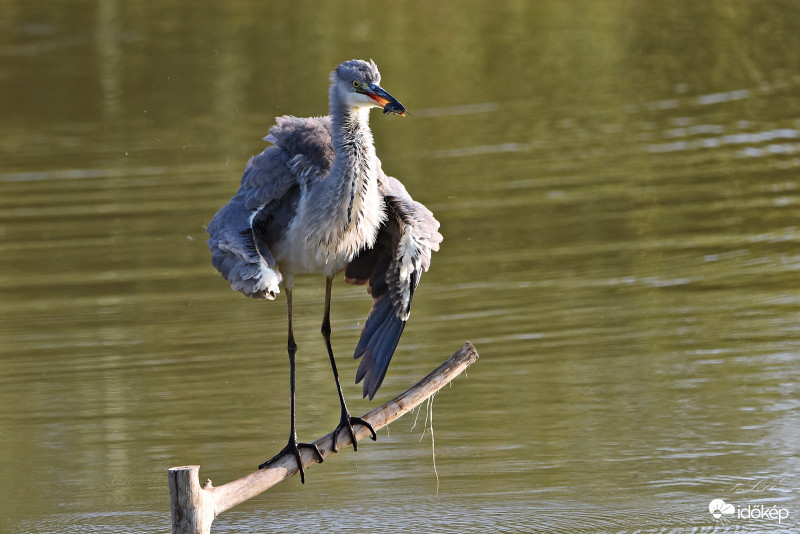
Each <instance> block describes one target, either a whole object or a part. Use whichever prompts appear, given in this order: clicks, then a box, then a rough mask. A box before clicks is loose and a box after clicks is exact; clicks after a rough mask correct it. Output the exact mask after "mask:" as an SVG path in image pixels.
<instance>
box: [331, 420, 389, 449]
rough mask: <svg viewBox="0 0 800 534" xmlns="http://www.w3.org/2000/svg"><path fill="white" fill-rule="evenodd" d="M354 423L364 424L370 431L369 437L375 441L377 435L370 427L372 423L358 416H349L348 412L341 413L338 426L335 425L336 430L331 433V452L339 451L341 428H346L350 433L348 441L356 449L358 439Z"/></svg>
mask: <svg viewBox="0 0 800 534" xmlns="http://www.w3.org/2000/svg"><path fill="white" fill-rule="evenodd" d="M355 425H363V426H365V427H366V428H367V429H368V430H369V432H370V436H369V437H370V439H372V441H375V440H376V439H378V436H377V435H376V434H375V429H374V428H372V425H371V424H369V423H368V422H366V421H365V420H364V419H362V418H360V417H351V416H350V414H349V413H346V412H345V413H344V414H342V418H341V420H340V421H339V426H337V427H336V432H334V434H333V452H339V446H338V441H339V431H341V430H342V429H346V430H347V432H348V433H349V434H350V442H351V443H352V444H353V450H354V451H357V450H358V441H356V431H355V428H354V426H355Z"/></svg>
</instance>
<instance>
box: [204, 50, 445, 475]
mask: <svg viewBox="0 0 800 534" xmlns="http://www.w3.org/2000/svg"><path fill="white" fill-rule="evenodd" d="M380 78H381V77H380V73H379V72H378V67H377V66H376V65H375V62H374V61H370V62H369V63H368V62H366V61H361V60H351V61H345V62H344V63H342V64H340V65H339V66H338V67H336V69H334V70H333V72H331V73H330V89H329V109H330V114H329V115H327V116H323V117H312V118H297V117H293V116H284V117H279V118H277V119H276V124H275V125H274V126H273V127H272V128H271V129H270V131H269V135H268V136H267V137H265V138H264V139H265V140H266V141H269V142H270V143H272V146H269V147H267V148H266V149H265V150H264V151H263V152H262V153H261V154H259V155H258V156H254V157H251V158H250V160H249V161H248V162H247V166H246V167H245V170H244V175H243V176H242V182H241V187H240V188H239V190H238V192H237V193H236V195H235V196H234V197H233V198H232V199H231V200H230V202H229V203H228V204H227V205H225V206H224V207H223V208H222V209H220V210H219V212H217V214H216V215H215V216H214V218H213V219H212V221H211V223H210V224H209V225H208V234H209V236H210V238H209V240H208V246H209V248H210V249H211V252H212V263H213V265H214V267H216V268H217V269H218V270H219V271H220V273H221V274H222V276H223V277H225V278H226V279H227V280H228V281H229V282H230V283H231V287H232V288H233V289H234V290H237V291H240V292H242V293H243V294H244V295H246V296H250V297H255V298H258V299H269V300H273V299H275V296H276V295H277V294H278V293H279V286H280V285H281V284H283V287H284V289H285V291H286V304H287V306H286V307H287V314H288V332H289V335H288V353H289V376H290V393H291V396H290V419H291V431H290V434H289V441H288V443H287V444H286V447H284V449H283V450H282V451H281V452H280V453H279V454H278V455H276V456H275V457H273V458H272V459H270V460H268V461H266V462H264V463H263V464H261V465H260V466H259V468H263V467H265V466H266V465H268V464H269V463H270V462H272V461H274V460H275V459H277V458H278V457H280V456H282V455H283V454H286V453H290V454H292V455H293V456H294V457H295V458H296V460H297V463H298V466H299V471H300V477H301V481H303V482H305V476H304V472H303V465H302V461H301V458H300V448H301V447H308V448H311V449H312V452H314V454H315V455H316V457H317V461H319V462H321V461H322V456H321V455H320V453H319V450H318V449H317V448H316V446H314V445H313V444H308V443H301V442H299V441H298V439H297V430H296V424H295V354H296V352H297V345H296V343H295V341H294V334H293V330H292V288H293V287H294V276H295V275H296V274H302V273H322V274H323V275H324V276H325V279H326V285H325V305H324V313H323V319H322V328H321V331H322V336H323V338H324V341H325V346H326V349H327V351H328V356H329V358H330V362H331V368H332V370H333V377H334V380H335V382H336V388H337V391H338V393H339V403H340V405H341V419H340V421H339V425H338V426H337V427H336V432H335V433H334V436H335V437H334V444H333V450H334V452H336V451H337V450H338V446H337V438H338V436H339V433H340V431H341V430H343V429H345V430H346V431H347V432H349V434H350V437H351V439H352V443H353V448H354V449H356V450H357V444H356V440H355V430H354V425H359V424H360V425H363V426H364V427H366V428H368V429H369V430H370V432H371V436H370V437H371V438H372V439H373V440H374V439H376V436H375V431H374V430H373V429H372V427H371V426H370V425H369V423H367V422H366V421H364V420H363V419H361V418H359V417H352V416H351V415H350V412H349V411H348V409H347V404H346V403H345V399H344V394H343V393H342V387H341V384H340V383H339V374H338V372H337V370H336V361H335V359H334V356H333V349H332V347H331V337H330V336H331V323H330V307H331V285H332V283H333V279H334V277H335V276H336V275H338V274H339V273H340V272H342V271H345V281H346V282H348V283H352V284H368V287H367V291H368V292H369V293H370V294H371V295H372V298H373V305H372V309H371V310H370V312H369V315H368V316H367V320H366V322H365V324H364V327H363V329H362V331H361V337H360V339H359V341H358V344H357V346H356V349H355V352H354V358H356V359H358V358H361V362H360V364H359V366H358V371H357V373H356V383H359V382H361V381H362V380H363V382H364V384H363V394H364V397H366V396H369V398H370V400H371V399H372V398H373V397H374V395H375V392H376V391H377V390H378V388H379V387H380V385H381V383H382V382H383V379H384V377H385V376H386V370H387V368H388V366H389V362H390V360H391V359H392V355H393V354H394V351H395V349H396V347H397V344H398V342H399V340H400V335H401V334H402V332H403V329H404V327H405V324H406V321H407V320H408V317H409V312H410V309H411V300H412V298H413V296H414V290H415V289H416V287H417V284H418V283H419V280H420V276H421V274H422V272H423V271H427V270H428V267H429V265H430V259H431V252H432V251H435V250H438V249H439V243H440V242H441V241H442V236H441V234H439V232H438V229H439V222H438V221H437V220H436V219H435V218H434V217H433V214H432V213H431V212H430V211H429V210H428V209H427V208H426V207H425V206H423V205H422V204H420V203H419V202H415V201H414V200H413V199H412V198H411V196H410V195H409V194H408V192H407V191H406V189H405V187H404V186H403V184H401V183H400V182H399V181H398V180H397V179H396V178H393V177H391V176H387V175H386V174H385V173H384V172H383V170H382V168H381V162H380V160H379V159H378V157H377V156H376V155H375V148H374V146H373V139H372V132H371V131H370V128H369V112H370V109H371V108H373V107H380V108H382V109H383V112H384V113H391V114H395V115H401V116H402V115H405V113H406V109H405V108H404V107H403V105H402V104H400V102H399V101H397V100H396V99H395V98H394V97H392V96H391V95H390V94H389V93H388V92H386V91H385V90H384V89H383V88H382V87H381V86H380Z"/></svg>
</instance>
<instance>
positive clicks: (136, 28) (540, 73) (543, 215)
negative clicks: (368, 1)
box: [0, 1, 800, 532]
mask: <svg viewBox="0 0 800 534" xmlns="http://www.w3.org/2000/svg"><path fill="white" fill-rule="evenodd" d="M304 7H305V6H299V7H298V6H297V5H294V4H293V5H288V4H284V3H274V2H258V3H255V2H246V1H236V2H229V3H226V4H224V5H219V6H202V5H198V4H196V3H195V4H191V5H189V3H185V2H183V3H180V2H179V3H177V4H170V5H155V4H152V3H150V2H137V3H133V4H125V3H121V2H102V3H98V4H97V5H96V6H86V5H83V4H79V3H73V2H62V3H55V4H52V5H48V4H47V3H46V4H42V5H35V4H31V3H21V2H14V1H10V2H8V1H7V2H5V3H4V4H3V9H2V10H0V27H2V29H3V31H2V32H0V35H1V36H2V37H0V54H1V55H2V57H3V58H4V62H3V65H2V67H0V94H2V98H0V113H2V115H3V117H4V129H3V133H2V134H0V153H2V159H3V168H2V170H0V208H1V209H0V295H2V297H1V298H0V314H2V321H0V347H2V349H1V352H0V365H1V366H2V373H0V402H2V405H3V406H6V407H9V409H8V410H6V411H4V412H3V413H2V414H0V446H1V447H2V450H3V451H4V453H5V454H3V455H2V458H3V459H2V460H0V472H2V474H3V475H4V477H5V479H6V480H9V481H13V482H14V483H15V488H17V489H16V490H15V491H14V492H13V493H12V494H10V495H8V496H7V497H6V498H4V499H3V500H2V501H0V512H1V513H0V517H2V520H0V521H2V522H3V523H2V525H3V527H2V528H3V530H4V531H6V530H8V531H10V532H30V531H61V532H64V531H66V532H69V531H80V532H93V531H98V532H108V531H118V532H128V531H137V532H151V531H152V532H162V531H164V529H165V527H166V525H167V524H168V519H167V512H166V510H167V500H166V477H165V473H164V470H165V469H166V468H167V467H169V466H170V465H181V464H186V463H190V462H196V463H199V464H201V465H202V473H201V476H208V477H211V478H213V479H214V482H215V483H217V484H219V483H223V482H225V481H228V480H231V479H233V478H236V477H238V476H241V474H243V473H246V472H249V471H250V470H252V469H253V468H254V467H255V465H257V464H258V463H259V462H261V461H263V460H264V459H265V458H266V457H268V456H271V455H272V453H274V451H275V450H277V449H278V448H279V447H280V446H282V444H283V442H284V440H285V435H284V434H285V430H286V428H285V427H286V423H287V422H286V421H285V410H286V399H285V396H284V395H283V394H282V393H280V392H282V391H284V390H285V388H286V378H287V377H286V376H285V375H286V365H285V354H284V349H283V348H282V347H283V346H284V343H285V341H284V339H283V333H282V332H283V329H284V322H285V311H284V309H283V305H282V304H281V302H278V303H273V304H272V305H269V304H264V303H259V302H251V301H248V300H246V299H243V298H240V297H238V296H237V295H236V294H234V293H232V292H230V291H229V290H228V289H227V286H226V284H225V283H224V282H223V281H222V280H221V279H219V277H218V275H217V274H216V273H215V272H214V270H213V268H212V267H211V266H210V264H209V257H208V251H207V249H206V246H205V239H206V237H205V234H204V230H203V225H204V224H207V222H208V220H209V219H210V217H211V215H213V213H214V212H215V211H216V209H217V208H218V207H219V206H220V205H221V203H223V202H225V201H226V200H227V199H228V198H229V196H230V193H231V191H232V190H233V188H234V187H235V185H236V183H237V182H238V180H239V177H240V173H241V168H242V166H243V164H244V162H245V161H246V159H247V157H249V156H250V155H251V154H253V153H256V152H258V151H260V150H261V149H262V147H263V142H261V141H260V137H262V136H263V135H264V134H265V133H266V130H267V128H268V125H269V124H271V122H272V120H273V117H274V116H275V115H277V114H282V113H287V112H290V113H296V114H299V115H312V114H319V113H324V111H325V103H324V98H325V94H326V93H325V90H326V83H327V80H326V78H325V76H326V75H327V72H328V69H329V68H330V67H332V66H333V65H335V64H337V63H338V62H339V61H341V60H342V59H343V58H346V57H355V56H362V57H374V58H375V60H376V61H377V62H378V63H379V65H381V70H382V72H383V76H384V83H385V84H386V85H387V87H390V88H391V90H392V92H393V94H397V95H398V97H399V98H400V99H401V100H402V101H403V102H406V103H407V104H409V107H410V109H411V112H412V113H413V114H414V118H411V119H408V120H391V119H393V118H386V117H382V116H377V115H376V116H375V117H373V121H372V122H373V127H374V130H375V137H376V145H377V147H378V152H379V154H380V155H381V157H382V159H383V162H384V168H386V169H387V170H388V171H389V172H391V173H392V174H394V175H396V176H399V177H401V178H402V179H403V180H404V181H405V183H406V184H407V187H408V189H409V190H410V191H411V192H412V194H413V195H414V196H415V198H418V199H419V200H421V201H422V202H424V203H425V204H426V205H428V206H430V207H431V208H432V209H433V210H434V212H435V213H436V214H437V217H438V218H439V220H441V221H442V224H443V227H442V231H443V233H444V235H445V242H444V245H443V248H442V250H441V252H439V253H437V255H436V256H435V257H434V259H433V267H432V270H431V271H430V272H429V273H427V274H426V275H425V277H424V278H423V280H422V285H421V286H420V290H419V292H418V294H417V296H416V300H415V310H414V314H413V317H412V321H411V323H410V324H409V327H408V329H407V331H406V333H405V335H404V338H403V341H402V343H401V346H400V348H399V349H398V353H397V356H396V361H394V362H393V363H392V368H391V370H390V372H389V376H387V379H386V382H385V385H384V389H385V395H387V396H388V395H390V394H392V393H393V392H395V391H399V390H401V389H404V388H405V387H406V386H407V385H408V384H409V383H411V382H413V381H414V380H416V379H417V378H418V377H420V376H422V375H424V374H425V373H427V372H428V370H429V369H430V368H432V367H434V366H435V365H436V364H437V363H438V362H439V361H440V360H441V359H443V358H444V357H445V356H446V355H448V354H450V353H451V352H452V351H453V350H455V348H457V346H459V345H460V344H461V343H462V342H463V340H464V338H468V339H470V340H471V341H472V342H473V343H475V344H476V346H477V347H478V349H479V351H480V352H481V356H482V357H481V360H480V361H479V363H478V364H477V365H476V366H475V367H474V368H472V369H470V370H469V372H468V373H467V376H466V377H463V378H460V379H458V380H457V381H456V382H455V384H454V385H453V386H452V387H451V388H447V389H445V390H444V391H443V392H442V393H441V394H440V395H438V396H437V397H436V399H435V401H434V414H435V423H434V430H435V436H436V440H435V454H436V469H437V471H438V476H439V481H438V493H437V480H436V476H435V475H434V473H433V462H432V454H433V452H434V451H433V450H432V445H431V442H430V432H429V431H428V432H424V433H423V429H422V427H423V426H424V425H423V423H422V419H424V414H420V415H419V419H420V420H419V421H418V423H417V426H416V427H414V426H413V418H409V419H408V420H401V421H399V422H398V423H396V424H395V425H392V427H391V428H390V429H389V430H388V432H383V433H381V435H380V436H379V443H376V444H368V445H367V446H365V447H363V448H360V449H359V452H358V453H356V454H354V453H352V451H349V452H345V453H343V454H341V455H340V456H339V457H337V458H336V459H334V460H331V461H330V462H326V464H325V465H324V466H319V467H314V468H313V469H311V470H309V484H308V485H306V486H304V487H300V486H299V484H297V483H296V481H291V482H289V483H287V484H284V485H282V486H279V487H277V488H275V489H274V490H273V491H271V492H270V495H269V496H268V497H266V496H265V497H261V498H259V499H256V500H255V501H253V502H250V503H247V504H245V505H243V506H242V507H241V508H237V509H236V510H233V511H230V512H227V513H226V514H223V515H222V516H220V517H219V518H218V519H217V521H216V522H215V527H216V529H215V531H219V532H252V531H266V530H276V531H288V530H301V531H302V530H306V531H307V530H333V531H340V530H345V529H348V530H350V529H352V528H354V529H355V530H357V531H360V530H371V531H387V532H389V531H391V532H394V531H398V530H407V529H419V530H425V531H448V530H456V529H457V530H459V531H481V532H483V531H487V530H488V531H509V532H517V531H548V532H552V531H556V532H557V531H565V532H575V531H598V532H600V531H633V530H637V529H642V530H659V529H669V528H673V529H676V530H689V529H693V530H698V531H707V532H711V531H714V530H719V531H723V530H725V529H729V528H739V529H743V530H753V531H759V530H760V531H763V530H776V531H777V530H780V529H784V530H786V529H792V528H796V523H797V514H799V513H800V506H798V504H799V503H798V499H797V494H796V492H797V490H796V488H797V487H798V482H797V477H796V473H797V472H798V468H800V466H799V465H798V460H797V458H798V456H799V455H798V447H797V443H798V437H799V436H800V426H799V425H798V420H797V417H796V415H795V414H796V412H797V408H798V401H797V398H798V395H797V393H798V389H797V383H798V379H799V378H800V376H798V365H797V364H798V354H800V350H798V349H799V348H800V347H799V344H800V343H799V342H798V339H800V338H798V327H797V325H798V324H800V299H798V297H797V291H796V281H797V275H798V271H800V255H799V254H798V252H797V250H798V242H800V230H798V223H797V221H798V214H799V212H798V201H799V200H800V197H798V180H797V168H798V167H799V166H800V160H798V158H797V146H798V142H797V138H798V135H800V134H799V133H798V132H800V108H799V107H798V104H797V102H798V101H800V100H799V99H798V97H800V84H799V83H798V73H797V72H796V69H795V67H794V65H795V63H796V62H795V61H794V58H795V57H796V56H797V53H798V51H800V37H798V36H799V35H800V32H798V31H797V30H798V28H800V19H798V16H797V14H796V13H794V11H792V10H787V9H785V5H784V4H783V3H782V2H761V3H759V4H758V5H757V6H756V4H752V5H751V4H749V3H746V2H741V3H737V2H733V3H726V4H719V3H711V4H702V3H690V2H678V3H677V4H676V3H671V4H668V5H667V4H653V3H651V4H641V3H640V4H635V5H633V4H630V3H626V2H608V3H604V4H601V3H596V2H578V3H577V4H576V3H574V2H571V3H564V2H537V3H508V4H501V5H493V6H487V5H484V4H480V5H479V4H478V3H469V2H465V3H462V4H458V5H453V4H442V5H435V6H429V5H427V4H425V5H422V4H420V5H412V6H408V7H406V13H411V12H413V13H414V16H394V14H393V13H388V14H387V13H385V12H380V11H379V10H374V12H373V10H371V9H366V8H364V9H362V10H361V16H360V17H359V19H358V21H354V20H353V19H352V17H351V16H350V14H348V12H346V11H345V10H341V9H333V8H332V7H329V6H315V7H314V9H304ZM498 29H503V31H498ZM375 35H380V38H381V39H380V43H379V45H380V46H379V45H378V44H376V42H375V37H374V36H375ZM409 36H412V37H413V38H412V37H409ZM276 73H277V74H276ZM394 119H396V118H394ZM298 286H299V287H298V289H297V293H296V296H295V299H296V302H295V306H296V311H297V317H296V330H297V335H298V344H299V345H300V355H299V366H300V367H299V370H298V373H299V376H300V377H301V381H300V383H299V388H300V391H299V394H300V398H301V402H300V406H299V412H300V413H299V432H300V434H301V437H304V438H305V437H307V438H313V437H316V436H318V435H321V434H322V433H325V432H328V431H329V430H330V428H332V427H333V426H335V424H336V422H337V420H338V419H337V415H338V414H337V413H336V410H335V406H336V401H335V390H334V389H333V386H332V384H331V383H330V382H331V381H330V376H329V370H328V366H327V363H326V358H325V353H324V347H323V345H322V341H321V339H320V336H319V334H318V331H319V321H320V319H321V302H322V294H321V291H320V284H319V281H318V280H311V279H309V280H308V281H307V283H304V282H302V281H300V282H299V284H298ZM335 291H336V295H335V296H334V298H335V300H334V302H335V303H336V304H335V309H334V312H333V321H334V325H333V327H334V333H335V335H334V340H333V341H334V348H335V349H336V350H337V352H339V353H340V354H343V355H344V354H346V353H348V352H349V350H350V349H348V347H352V346H353V344H354V343H355V339H356V338H357V336H358V332H359V329H360V322H361V321H363V319H364V317H365V315H366V312H367V310H368V308H369V304H370V303H369V301H368V299H367V300H365V298H364V295H363V290H362V289H358V288H356V289H352V288H347V287H343V286H341V287H340V286H337V287H336V288H335ZM342 360H343V361H342V364H341V369H340V371H341V373H342V374H343V375H345V376H346V377H349V376H351V373H353V372H354V370H355V366H354V365H353V364H352V362H348V361H347V359H346V358H344V357H343V358H342ZM349 381H350V380H347V382H349ZM345 394H346V395H347V396H348V398H351V399H353V400H352V401H350V404H352V406H351V408H352V409H353V411H354V412H359V411H366V410H368V409H369V408H370V407H371V406H372V405H371V404H370V403H367V402H365V401H361V400H359V399H358V396H359V388H358V387H356V386H355V385H352V384H347V385H346V386H345ZM412 428H413V430H412ZM420 439H421V441H420ZM365 496H368V498H367V497H365ZM712 498H723V499H725V500H726V501H728V502H732V503H735V504H736V505H737V506H746V505H747V504H756V503H763V504H765V505H767V506H772V505H778V506H783V507H787V508H788V509H789V510H790V511H791V515H790V519H789V522H788V523H787V524H781V525H774V524H772V523H757V522H752V521H751V522H741V521H738V522H734V521H730V522H728V523H727V524H722V523H718V522H716V521H715V520H714V518H713V517H711V515H710V514H709V513H708V512H707V505H708V502H709V501H710V500H711V499H712ZM361 511H366V512H367V515H366V516H364V515H360V514H359V512H361Z"/></svg>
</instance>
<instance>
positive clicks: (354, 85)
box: [353, 81, 360, 89]
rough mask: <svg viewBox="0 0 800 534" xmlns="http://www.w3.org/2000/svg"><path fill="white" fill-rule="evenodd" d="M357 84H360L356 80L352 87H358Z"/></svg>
mask: <svg viewBox="0 0 800 534" xmlns="http://www.w3.org/2000/svg"><path fill="white" fill-rule="evenodd" d="M359 85H360V84H359V83H358V82H356V81H354V82H353V87H355V88H356V89H358V87H359Z"/></svg>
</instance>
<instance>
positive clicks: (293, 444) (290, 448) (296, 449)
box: [258, 436, 323, 484]
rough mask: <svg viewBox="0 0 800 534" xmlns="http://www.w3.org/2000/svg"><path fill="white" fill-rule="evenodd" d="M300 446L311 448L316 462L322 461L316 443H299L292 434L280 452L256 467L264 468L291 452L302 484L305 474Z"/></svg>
mask: <svg viewBox="0 0 800 534" xmlns="http://www.w3.org/2000/svg"><path fill="white" fill-rule="evenodd" d="M301 447H305V448H307V449H311V450H312V451H313V453H314V456H316V459H317V463H318V464H320V463H322V461H323V458H322V453H320V452H319V448H318V447H317V446H316V445H314V444H313V443H299V442H298V441H297V436H292V437H291V438H289V443H287V444H286V446H285V447H284V448H283V449H281V452H279V453H278V454H276V455H275V456H273V457H272V458H270V459H269V460H267V461H266V462H264V463H262V464H261V465H259V466H258V468H259V469H264V468H265V467H268V466H269V464H271V463H273V462H275V461H277V460H278V459H280V458H282V457H283V456H284V455H286V454H291V455H292V456H294V458H295V460H297V470H298V471H300V482H301V483H302V484H305V483H306V476H305V470H304V469H303V458H302V457H301V456H300V448H301Z"/></svg>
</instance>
